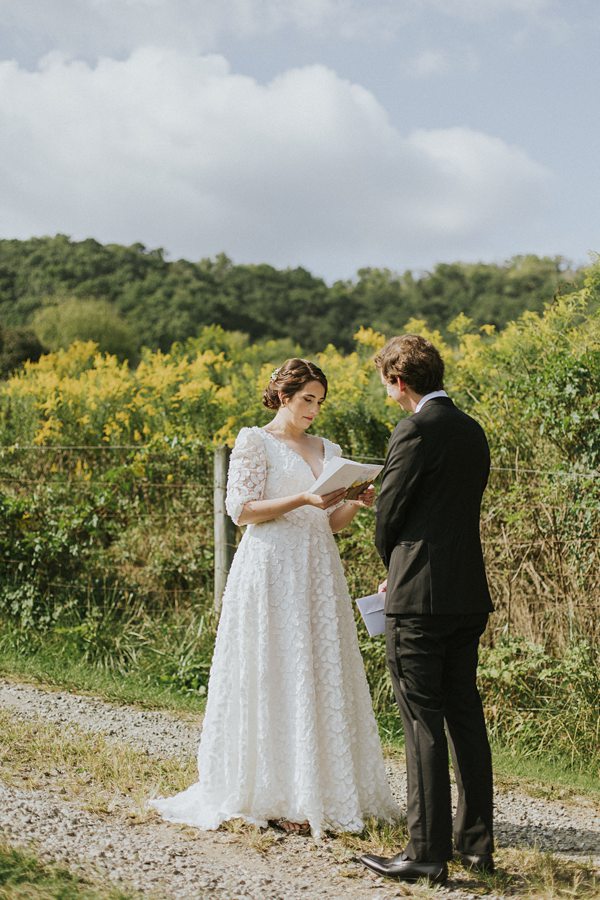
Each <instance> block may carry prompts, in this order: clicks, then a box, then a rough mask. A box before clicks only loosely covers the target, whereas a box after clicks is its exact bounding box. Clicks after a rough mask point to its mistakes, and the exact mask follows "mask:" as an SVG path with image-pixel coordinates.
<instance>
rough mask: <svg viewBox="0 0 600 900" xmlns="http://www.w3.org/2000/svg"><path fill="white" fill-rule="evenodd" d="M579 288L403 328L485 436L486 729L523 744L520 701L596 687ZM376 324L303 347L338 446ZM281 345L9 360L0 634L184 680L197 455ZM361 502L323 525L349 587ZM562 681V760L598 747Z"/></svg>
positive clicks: (202, 550)
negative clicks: (433, 350) (345, 518)
mask: <svg viewBox="0 0 600 900" xmlns="http://www.w3.org/2000/svg"><path fill="white" fill-rule="evenodd" d="M599 282H600V270H599V269H598V268H597V267H596V268H592V269H590V270H589V271H588V273H587V280H586V286H585V288H584V289H582V290H581V291H579V292H577V293H575V294H571V295H569V296H567V297H562V298H559V299H558V300H555V301H554V302H553V303H551V304H549V305H548V306H547V308H546V310H545V312H544V313H543V314H542V315H538V314H534V313H527V314H525V315H524V316H522V317H521V318H520V319H519V320H517V321H516V322H515V323H513V324H511V325H509V326H508V327H507V328H506V329H504V331H502V332H500V333H496V332H495V331H494V329H493V328H483V329H474V328H473V326H472V323H471V322H470V321H469V320H468V319H466V317H464V316H459V317H458V318H457V319H456V320H455V321H454V323H452V325H451V327H450V333H452V334H453V341H454V342H453V344H451V345H448V344H446V343H445V341H444V340H443V338H442V336H441V335H440V334H439V333H437V332H433V333H430V332H428V330H427V327H426V325H425V323H423V322H417V321H415V322H412V323H409V326H408V328H409V329H413V330H419V331H420V332H421V333H425V334H430V336H431V337H432V339H433V340H434V341H435V342H436V343H437V344H438V345H439V346H440V347H441V349H442V352H443V355H444V357H445V359H446V361H447V378H446V382H447V385H446V386H447V389H448V390H449V392H450V394H451V395H452V396H453V397H454V399H455V400H456V401H457V403H458V404H459V405H460V406H461V407H462V408H464V409H465V410H466V411H468V412H470V413H471V414H472V415H474V416H475V417H476V418H477V419H478V420H479V421H480V422H481V423H482V424H483V426H484V427H485V429H486V432H487V434H488V438H489V440H490V445H491V451H492V463H493V470H492V473H491V478H490V484H489V488H488V491H487V492H486V498H485V507H484V512H483V526H482V527H483V539H484V546H485V554H486V560H487V566H488V573H489V577H490V582H491V588H492V593H493V597H494V601H495V604H496V613H495V614H494V616H493V617H492V627H491V629H490V632H489V642H490V648H489V650H488V651H487V653H488V656H487V657H486V660H487V661H488V663H489V665H488V663H486V665H488V668H487V669H486V668H485V666H484V669H483V680H484V683H485V684H486V685H487V688H486V690H487V693H488V696H489V698H490V702H491V709H492V713H491V718H492V723H493V724H494V727H497V729H498V733H501V732H502V733H504V734H505V735H506V734H507V728H508V725H507V723H509V722H512V723H513V724H514V723H515V722H516V721H517V719H518V721H519V723H520V724H519V726H518V731H519V734H520V739H524V736H529V737H528V738H527V740H528V744H527V746H528V747H529V748H530V749H532V752H533V751H535V750H536V748H537V749H539V747H540V746H541V743H542V742H544V741H545V746H546V747H548V746H549V744H548V736H547V735H545V732H543V734H544V735H545V737H544V738H543V740H542V737H541V735H542V732H540V729H539V728H538V725H537V724H536V715H537V717H538V718H539V717H540V715H541V720H540V721H541V722H542V723H543V722H545V721H547V717H546V718H544V715H545V714H540V711H539V710H540V703H542V700H541V699H540V698H543V697H545V698H546V699H545V700H543V703H546V704H552V703H553V702H554V701H555V700H556V697H558V695H559V694H560V695H561V696H562V694H561V691H563V693H564V691H565V690H566V687H567V686H568V685H569V684H570V685H571V687H573V685H576V684H577V685H578V686H579V687H578V690H579V696H581V697H583V698H586V697H588V698H593V696H594V691H596V695H597V688H598V682H597V656H596V655H595V654H597V648H598V643H599V642H598V636H599V631H600V625H599V624H598V620H599V617H598V597H599V596H600V543H599V542H600V529H599V524H598V523H599V516H598V509H599V499H600V479H599V470H598V465H599V460H600V413H599V410H600V314H599V313H598V294H599V292H598V283H599ZM383 340H384V338H383V336H382V335H379V334H377V333H376V332H374V331H371V330H368V329H361V331H360V332H359V333H358V335H357V341H356V349H355V351H354V352H353V353H347V354H343V353H340V352H338V351H337V350H336V349H335V348H333V347H329V348H328V349H327V350H326V351H324V352H323V353H322V354H318V356H317V362H318V363H319V365H321V366H322V367H323V368H324V370H325V371H326V373H327V375H328V377H329V379H330V391H329V395H328V398H327V402H326V404H325V406H324V409H323V412H322V415H321V416H320V418H319V421H318V424H317V430H318V432H320V433H322V434H325V435H326V436H327V437H329V438H330V439H332V440H334V441H337V442H338V443H340V444H341V446H342V448H343V451H344V453H345V454H346V455H352V456H355V457H357V458H381V457H383V456H384V454H385V448H386V443H387V438H388V436H389V433H390V429H391V428H392V427H393V425H394V422H395V418H396V416H397V408H396V407H394V406H391V405H389V404H388V403H387V402H386V401H385V397H384V393H383V391H382V389H381V385H380V384H379V383H378V378H377V374H376V372H375V370H374V368H373V365H372V362H371V360H372V356H373V352H374V351H375V350H376V349H378V347H380V346H381V343H382V341H383ZM284 344H285V342H283V343H282V342H277V341H270V342H264V343H262V344H255V345H250V344H248V342H247V341H246V340H245V339H244V338H243V337H242V336H240V335H237V334H231V333H227V332H224V331H223V330H222V329H220V328H218V327H209V328H206V329H204V331H203V332H202V333H201V334H200V336H199V337H198V338H196V339H193V340H189V341H187V342H186V343H184V344H181V345H175V346H174V347H173V348H172V350H171V352H170V353H168V354H167V353H161V352H150V351H145V352H144V354H143V358H142V360H141V362H140V363H139V365H138V366H137V367H136V368H130V367H129V366H128V365H127V364H125V363H120V362H119V361H118V360H117V359H116V358H115V357H111V356H107V355H105V354H100V353H99V352H98V351H97V348H96V347H95V346H94V345H93V344H90V343H88V344H85V343H84V344H82V343H79V344H74V345H73V346H72V347H71V348H69V349H68V350H64V351H59V352H57V353H55V354H50V355H48V356H45V357H42V358H41V359H40V361H39V362H38V363H32V364H27V365H26V366H25V367H24V369H23V370H22V371H20V372H18V373H17V374H15V375H14V376H13V377H12V378H11V379H9V380H8V381H7V382H5V383H4V384H3V385H2V387H1V388H0V428H1V435H2V444H3V446H2V449H1V451H0V488H1V490H0V507H1V510H0V553H1V555H2V560H3V568H4V572H3V579H2V583H1V585H0V609H1V610H2V614H3V617H4V619H5V621H6V622H8V623H9V625H10V627H9V628H8V631H7V632H6V633H7V634H8V633H9V632H10V634H11V635H12V636H13V637H14V636H15V635H21V638H22V639H23V640H25V638H23V636H24V635H26V641H27V642H29V644H35V643H36V641H37V642H39V641H41V640H46V641H50V640H56V639H57V635H58V636H59V640H60V642H61V645H62V647H63V648H66V649H69V648H70V650H69V652H71V650H72V651H73V652H75V651H76V652H81V653H83V654H84V655H86V656H87V658H89V659H90V660H93V661H95V662H96V663H98V664H102V665H106V666H116V667H118V666H122V667H127V666H131V665H138V666H143V665H145V666H147V667H148V671H149V672H150V670H152V672H154V673H157V672H158V673H159V677H160V678H163V679H165V681H166V682H172V683H173V684H176V685H177V686H179V687H183V688H187V689H190V690H198V689H202V688H203V687H205V683H206V675H207V672H208V666H209V662H210V652H211V647H212V638H213V635H214V627H215V622H216V617H215V615H214V613H213V611H212V578H213V562H214V546H213V531H212V487H213V486H212V454H213V449H214V447H215V446H217V445H220V444H222V443H229V444H231V443H232V442H233V440H234V438H235V434H236V433H237V431H238V430H239V428H240V427H242V426H243V425H248V424H262V423H264V422H265V421H267V419H268V413H267V412H266V411H265V410H264V408H263V407H262V406H261V405H260V396H261V393H262V388H263V387H264V384H265V383H266V381H267V380H268V378H269V375H270V372H271V371H272V368H273V366H274V365H276V364H279V363H280V362H281V360H282V358H283V357H284V355H287V353H289V351H290V348H289V346H288V344H285V345H284ZM371 515H372V514H371V513H368V512H364V513H361V515H360V516H359V517H358V519H357V520H356V522H355V525H354V526H353V528H352V529H351V530H349V531H348V533H347V534H344V535H342V536H341V537H340V539H339V541H340V550H341V553H342V557H343V559H344V562H345V565H346V571H347V575H348V579H349V583H350V588H351V592H352V593H353V595H355V596H356V595H359V594H363V593H369V592H371V591H372V590H373V589H374V585H376V583H377V581H378V580H380V578H381V576H382V575H383V571H382V568H381V564H380V561H379V559H378V558H377V555H376V553H375V551H374V549H373V544H372V518H371ZM11 639H12V638H11ZM361 640H362V642H363V650H364V654H365V661H366V665H367V670H368V673H369V677H370V681H371V687H372V690H373V693H374V698H375V704H376V707H377V709H378V712H379V714H380V720H381V721H382V722H385V721H386V716H389V715H390V709H391V704H390V693H389V685H388V682H387V679H386V678H385V676H384V671H385V666H384V660H383V653H382V650H381V647H380V645H379V643H378V642H374V641H367V640H366V639H365V637H364V635H363V634H362V632H361ZM507 641H508V642H509V643H507ZM510 642H512V643H510ZM533 645H536V647H537V649H535V650H534V649H531V648H532V646H533ZM507 646H510V647H512V650H511V657H510V658H511V660H512V663H511V664H510V665H509V664H508V663H506V660H505V663H506V664H503V674H502V676H501V677H500V680H499V679H498V678H495V677H493V675H492V674H489V673H493V671H495V670H494V667H495V666H498V665H499V664H500V662H501V661H502V660H503V659H504V657H503V656H502V654H505V653H506V647H507ZM540 653H541V654H542V657H540V656H539V654H540ZM536 654H538V655H536ZM542 658H543V660H545V663H544V665H542V664H541V662H540V660H541V659H542ZM150 661H152V662H150ZM557 667H558V668H557ZM561 667H562V668H561ZM593 672H596V676H595V680H594V676H593V675H592V674H590V673H593ZM486 673H488V674H486ZM582 673H583V674H582ZM586 673H587V674H586ZM488 675H489V678H488ZM588 676H589V677H588ZM486 679H488V680H487V681H486ZM511 679H512V680H511ZM502 680H504V685H505V690H504V693H503V692H502V691H499V688H498V685H499V684H502ZM548 685H551V686H552V689H551V690H548ZM504 696H505V700H506V702H503V701H502V698H503V697H504ZM516 696H518V697H520V698H521V700H522V704H521V706H519V703H518V702H517V701H516V700H515V697H516ZM566 696H567V695H566V694H565V697H564V698H563V700H562V701H561V702H560V708H561V710H562V712H561V716H562V719H561V720H560V721H561V722H562V724H563V726H564V728H567V727H571V725H572V726H573V727H576V728H579V729H580V730H581V729H582V728H583V726H584V723H585V722H586V721H587V720H586V715H587V716H588V718H589V723H588V725H587V726H585V728H584V732H585V735H587V737H585V738H583V737H582V738H581V740H579V742H578V749H577V753H576V754H575V756H576V758H577V759H579V760H581V759H583V758H584V757H585V754H586V753H587V754H588V760H589V752H590V748H593V747H594V746H597V741H596V744H593V743H592V738H593V735H594V725H593V714H590V710H592V709H593V700H590V702H589V703H588V705H587V706H586V705H585V703H586V702H587V701H585V702H583V707H578V706H577V705H576V704H573V703H571V704H570V705H569V703H567V702H566V699H565V698H566ZM532 698H534V699H532ZM552 698H554V700H552ZM563 701H564V702H563ZM586 709H587V710H588V712H587V713H585V710H586ZM536 710H537V714H536ZM576 710H578V711H577V713H576ZM517 712H518V715H517ZM574 715H577V718H576V719H575V720H573V721H571V725H569V722H568V721H567V719H568V717H571V718H572V717H573V716H574ZM519 716H520V717H521V718H519ZM390 721H391V718H390ZM569 721H570V720H569ZM532 723H533V724H532ZM538 724H539V723H538ZM555 725H556V722H555ZM390 727H391V726H390ZM515 727H516V726H515ZM596 727H597V720H596ZM562 731H563V729H562V726H561V728H559V729H557V728H554V731H553V733H554V734H555V735H556V741H555V744H556V749H557V752H558V750H559V749H560V752H561V753H564V752H567V751H568V750H569V751H570V752H571V753H573V748H572V747H566V746H565V745H564V744H565V742H564V740H563V739H562V738H561V739H560V740H559V739H558V738H559V732H560V733H561V734H562ZM571 733H572V730H571ZM596 738H597V733H596ZM536 742H537V743H536Z"/></svg>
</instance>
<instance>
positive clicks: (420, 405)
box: [415, 391, 448, 413]
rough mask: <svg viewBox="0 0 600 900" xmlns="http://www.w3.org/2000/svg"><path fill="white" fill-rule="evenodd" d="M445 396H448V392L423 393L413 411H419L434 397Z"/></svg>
mask: <svg viewBox="0 0 600 900" xmlns="http://www.w3.org/2000/svg"><path fill="white" fill-rule="evenodd" d="M447 396H448V394H447V393H446V391H431V393H430V394H425V396H424V397H421V399H420V400H419V402H418V403H417V408H416V409H415V412H416V413H418V412H420V411H421V410H422V409H423V407H424V406H425V404H426V403H427V401H428V400H433V398H434V397H447Z"/></svg>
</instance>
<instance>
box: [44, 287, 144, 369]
mask: <svg viewBox="0 0 600 900" xmlns="http://www.w3.org/2000/svg"><path fill="white" fill-rule="evenodd" d="M33 327H34V330H35V332H36V334H37V335H38V337H39V338H40V339H41V340H42V341H43V342H44V344H45V345H46V346H47V347H49V348H50V350H59V349H66V348H67V347H69V346H70V345H71V344H72V343H73V341H77V340H81V341H94V342H95V343H96V344H98V348H99V349H100V350H101V351H103V352H105V353H111V354H114V355H115V356H117V357H118V358H119V359H121V360H125V359H127V360H129V361H130V362H132V363H135V362H137V359H138V354H139V341H138V340H137V338H136V336H135V333H134V331H133V329H132V328H131V326H130V325H128V323H127V322H126V321H125V320H124V319H123V318H121V316H120V315H119V314H118V313H117V312H116V310H115V309H114V307H113V305H112V304H110V303H108V302H107V301H106V300H91V299H88V300H80V299H78V298H77V297H67V298H65V299H63V300H62V301H61V302H60V303H56V304H52V305H48V306H44V307H43V308H42V309H40V310H38V312H36V314H35V316H34V318H33Z"/></svg>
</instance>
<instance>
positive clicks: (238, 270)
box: [0, 235, 581, 370]
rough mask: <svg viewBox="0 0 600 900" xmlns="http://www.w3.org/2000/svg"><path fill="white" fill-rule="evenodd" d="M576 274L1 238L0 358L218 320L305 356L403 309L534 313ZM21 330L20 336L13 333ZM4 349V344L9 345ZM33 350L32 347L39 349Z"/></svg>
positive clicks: (502, 319)
mask: <svg viewBox="0 0 600 900" xmlns="http://www.w3.org/2000/svg"><path fill="white" fill-rule="evenodd" d="M580 277H581V276H580V273H578V272H573V271H572V270H570V269H569V267H568V266H567V264H566V263H565V261H564V260H563V259H561V258H560V257H553V258H549V257H544V258H539V257H536V256H519V257H515V258H513V259H511V260H509V261H508V262H506V264H504V265H495V264H486V263H473V264H466V263H450V264H446V263H444V264H440V265H437V266H436V267H435V268H434V269H433V270H432V271H431V272H425V273H416V272H411V271H405V272H402V273H401V272H393V271H390V270H388V269H375V268H364V269H359V270H358V272H357V275H356V277H355V278H354V279H351V280H348V281H338V282H335V283H334V284H332V285H328V284H326V282H325V281H324V280H323V279H321V278H318V277H316V276H314V275H312V274H311V273H310V272H308V271H306V270H305V269H302V268H296V269H283V270H280V269H276V268H274V267H273V266H270V265H266V264H257V265H235V264H234V263H233V262H232V261H231V260H230V259H228V258H227V257H226V256H225V255H223V254H221V255H219V256H217V257H216V258H214V259H202V260H200V261H198V262H192V261H188V260H183V259H181V260H175V261H173V262H170V261H167V260H166V259H165V256H164V253H163V251H162V250H160V249H157V250H148V249H146V248H145V247H144V246H143V245H142V244H133V245H132V246H130V247H124V246H120V245H118V244H107V245H103V244H100V243H98V242H97V241H95V240H92V239H89V240H85V241H79V242H77V241H72V240H70V239H69V238H68V237H66V236H64V235H57V236H56V237H51V238H50V237H48V238H32V239H31V240H27V241H17V240H3V241H0V329H2V330H0V337H2V336H3V338H2V340H0V356H1V355H2V352H3V351H2V343H3V342H4V344H5V345H6V346H7V347H9V348H10V349H11V354H12V355H10V358H8V357H7V360H8V361H5V364H4V368H5V369H8V370H10V368H11V367H12V365H13V363H14V359H15V347H17V352H16V355H17V356H18V355H19V354H18V347H19V346H23V347H24V348H25V349H24V350H23V352H25V353H26V352H29V351H28V350H27V347H28V346H29V344H28V341H30V342H31V341H32V342H33V343H32V350H33V356H34V358H35V352H37V350H38V348H37V345H36V344H35V341H34V340H33V335H31V334H30V335H29V338H28V339H26V336H25V334H24V332H23V331H20V332H19V333H18V335H17V337H15V335H14V330H15V329H17V328H21V329H23V328H26V329H29V330H30V331H32V332H33V334H34V335H35V336H37V338H38V339H39V340H40V341H41V343H42V345H43V346H44V347H45V348H47V349H50V350H54V349H58V348H59V347H60V346H67V345H68V344H69V343H70V342H71V341H72V340H74V339H76V338H83V339H87V338H91V339H93V340H95V341H96V342H97V343H98V344H99V345H100V347H101V349H103V350H106V351H109V352H113V353H116V355H117V356H119V357H120V358H122V359H125V358H128V359H130V361H135V360H136V359H137V356H138V352H139V350H140V348H141V347H142V346H144V345H145V346H148V347H150V348H153V349H157V348H160V349H161V350H164V351H166V350H168V349H169V348H170V347H171V345H172V343H173V342H174V341H183V340H185V339H186V338H188V337H193V336H196V335H197V334H198V332H199V331H200V329H201V328H202V327H203V326H205V325H211V324H218V325H220V326H222V327H223V328H225V329H227V330H228V331H241V332H244V333H245V334H247V335H248V336H249V337H250V339H257V338H291V339H292V340H294V341H296V342H298V343H299V344H301V345H302V347H303V348H304V350H305V351H306V352H309V353H314V352H316V351H318V350H322V349H323V348H324V347H325V346H326V345H327V344H328V343H333V344H335V345H336V346H337V347H338V348H339V349H341V350H350V349H351V348H352V346H353V340H352V338H353V335H354V333H355V332H356V331H357V329H358V328H359V327H360V326H361V325H364V326H368V327H373V328H375V329H377V330H378V331H380V332H382V333H385V334H389V333H391V332H394V331H398V330H400V329H402V328H403V327H404V325H405V323H406V322H407V321H408V320H409V319H411V318H412V317H417V318H419V319H424V320H426V321H427V323H428V325H429V327H431V328H437V329H439V330H440V331H441V332H442V333H443V334H446V326H447V325H448V323H449V322H451V321H452V320H453V319H454V318H455V317H456V316H457V314H459V313H461V312H464V313H465V314H466V315H468V316H469V317H470V318H471V319H472V320H473V323H474V325H475V326H477V325H483V324H491V325H495V326H496V327H497V328H499V329H501V328H503V327H504V326H505V325H506V324H507V322H509V321H511V320H514V319H515V318H517V317H518V316H519V315H520V314H521V313H522V312H524V311H525V310H533V311H536V312H539V311H541V310H542V309H543V306H544V304H545V303H547V302H548V301H549V300H551V299H552V297H553V296H554V295H555V294H556V293H557V292H559V291H563V290H567V291H568V290H572V289H573V287H574V286H578V284H579V281H580ZM17 338H18V339H17ZM6 353H8V351H6ZM38 355H39V353H38Z"/></svg>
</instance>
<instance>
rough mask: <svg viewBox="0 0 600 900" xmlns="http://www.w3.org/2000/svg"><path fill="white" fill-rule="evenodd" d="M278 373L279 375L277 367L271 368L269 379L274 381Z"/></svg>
mask: <svg viewBox="0 0 600 900" xmlns="http://www.w3.org/2000/svg"><path fill="white" fill-rule="evenodd" d="M278 375H279V369H273V371H272V372H271V378H270V381H276V380H277V376H278Z"/></svg>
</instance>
